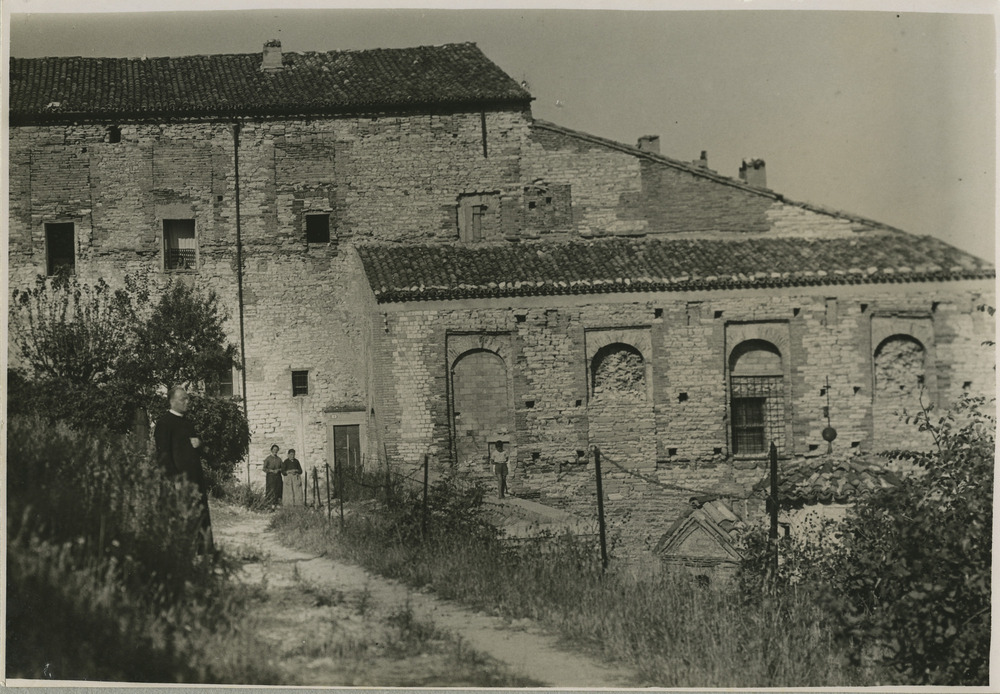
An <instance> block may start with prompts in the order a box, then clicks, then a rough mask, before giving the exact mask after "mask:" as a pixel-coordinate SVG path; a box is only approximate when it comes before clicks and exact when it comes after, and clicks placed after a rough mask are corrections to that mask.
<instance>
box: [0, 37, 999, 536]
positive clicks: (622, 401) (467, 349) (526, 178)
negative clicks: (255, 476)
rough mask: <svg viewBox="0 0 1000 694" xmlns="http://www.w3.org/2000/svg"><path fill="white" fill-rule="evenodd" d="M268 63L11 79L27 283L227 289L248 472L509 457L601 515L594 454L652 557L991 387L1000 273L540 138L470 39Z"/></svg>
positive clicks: (680, 172) (733, 181)
mask: <svg viewBox="0 0 1000 694" xmlns="http://www.w3.org/2000/svg"><path fill="white" fill-rule="evenodd" d="M270 43H271V44H273V43H274V42H270ZM267 52H268V58H267V61H266V65H265V64H264V62H265V61H264V58H263V55H262V54H258V55H256V56H255V55H246V56H192V57H188V58H163V59H152V60H140V59H103V60H100V59H83V58H73V59H69V58H42V59H32V60H16V59H15V60H12V62H11V128H10V141H9V145H10V149H9V152H10V191H11V192H10V200H9V203H10V227H9V229H10V256H9V260H10V264H9V267H10V289H11V290H13V289H15V288H17V287H21V286H25V285H27V284H29V283H30V282H32V281H33V278H34V276H35V275H36V274H43V275H44V274H46V273H47V272H48V271H49V270H50V269H51V266H52V263H53V261H54V260H59V261H60V262H69V263H70V264H71V266H72V270H73V271H74V272H75V273H76V275H77V276H78V277H80V278H82V279H85V280H93V279H96V278H98V277H104V278H105V279H107V280H108V281H109V282H111V283H112V284H115V283H121V282H122V281H123V277H124V276H125V274H126V273H130V272H146V273H149V274H150V275H151V276H152V277H153V278H154V280H155V281H156V282H157V283H158V284H159V285H161V286H162V285H164V284H165V283H167V282H169V281H185V282H191V283H194V284H196V285H198V286H202V287H205V288H211V289H214V290H215V291H216V292H217V293H218V294H219V296H220V297H221V299H222V302H223V304H224V305H225V306H226V307H227V309H228V312H229V322H228V325H229V330H230V335H231V336H232V339H233V341H234V342H237V341H238V340H239V319H240V317H241V316H242V319H243V321H244V325H245V341H244V342H243V343H242V344H241V345H240V347H241V352H242V355H243V357H244V359H245V363H246V373H245V376H246V392H245V393H240V392H239V390H240V389H239V384H240V381H241V379H240V378H236V379H234V382H235V384H236V386H237V388H236V392H237V394H238V395H242V396H244V397H245V398H246V400H247V406H248V411H249V415H250V420H251V426H252V432H253V444H252V448H251V454H250V457H251V460H252V462H255V463H259V462H260V461H262V460H263V458H264V457H265V456H266V454H267V450H268V448H269V447H270V445H271V444H272V443H278V444H279V446H281V447H282V449H285V448H288V447H293V448H295V449H296V450H297V451H298V454H299V458H300V459H301V460H302V461H303V462H304V464H305V466H306V467H307V469H308V468H310V467H312V466H316V465H322V464H323V463H325V462H331V463H332V462H334V461H333V459H334V457H335V455H337V454H336V453H335V451H337V450H342V448H338V446H340V444H339V443H338V441H341V439H339V438H338V437H339V436H341V435H342V433H343V432H344V431H346V430H347V429H351V428H355V427H356V431H357V432H358V435H359V436H358V440H359V441H360V446H361V460H362V462H363V463H364V464H365V465H366V466H368V467H370V468H371V469H379V468H380V467H381V466H384V465H386V464H387V463H388V464H389V465H391V466H394V467H395V468H397V469H401V470H405V469H407V468H408V467H410V466H417V465H419V464H420V462H421V461H422V459H423V456H424V455H429V456H430V457H431V459H432V460H433V465H434V466H435V469H436V470H437V471H446V470H452V469H458V470H462V471H465V472H466V473H468V474H473V475H477V476H481V477H483V478H484V479H486V478H487V477H488V475H489V470H488V467H487V465H486V453H487V450H488V446H489V443H490V442H489V439H490V438H491V437H493V438H495V437H496V436H498V435H500V436H503V437H505V438H506V440H508V441H509V443H510V446H511V459H512V468H513V470H512V473H511V477H510V485H511V489H512V491H513V493H515V494H521V495H527V496H533V497H537V498H539V499H540V500H542V501H543V503H550V504H552V505H556V506H560V507H562V508H565V509H567V510H571V511H574V512H576V513H578V514H580V515H581V516H583V517H587V518H589V517H592V516H593V514H594V507H595V498H594V496H595V491H594V486H593V474H594V473H593V450H594V447H595V446H596V447H598V448H600V450H601V451H602V452H603V453H604V459H605V461H606V462H605V466H604V470H605V478H606V479H605V483H604V490H605V494H606V496H607V499H606V507H607V514H608V517H609V519H610V523H611V527H612V530H613V534H614V536H615V537H616V538H618V540H617V541H618V542H619V543H620V549H621V551H622V552H624V553H635V552H641V551H642V550H643V549H645V548H649V547H652V546H653V545H654V544H655V543H656V540H657V539H658V537H659V536H660V535H661V534H662V533H663V531H664V530H665V529H666V528H667V527H668V526H669V525H670V523H671V522H672V521H673V520H675V519H676V518H677V517H678V516H679V515H681V514H682V513H684V512H685V509H686V508H687V500H688V498H689V497H690V496H692V495H695V494H705V493H707V494H712V493H716V494H719V495H722V496H725V497H726V498H728V499H730V500H735V502H734V503H735V505H737V506H738V505H739V503H738V502H739V500H740V499H745V498H746V496H747V495H749V489H750V487H751V486H752V485H753V483H754V482H756V481H758V480H759V479H760V477H761V475H762V474H763V464H764V457H763V449H764V447H765V445H766V444H767V443H769V442H770V441H771V440H774V441H775V442H776V444H777V445H778V446H779V449H780V451H781V454H782V456H783V457H785V458H809V457H813V456H815V457H819V456H822V455H823V454H824V453H825V452H826V442H825V441H824V440H823V438H822V431H823V429H824V428H825V427H826V426H827V424H828V422H829V423H830V424H832V425H833V426H834V427H835V428H836V429H837V432H838V437H837V439H836V442H835V443H834V446H835V448H836V449H837V450H840V451H842V450H851V449H856V450H859V451H861V450H876V449H882V448H892V447H896V446H900V445H903V444H908V443H910V442H911V441H912V440H913V435H912V430H911V429H910V428H909V427H908V426H907V425H906V424H905V422H904V421H903V420H902V419H901V417H900V416H899V414H898V413H899V412H900V411H902V410H904V409H907V410H910V411H912V410H913V408H915V407H919V406H920V404H921V398H923V401H924V402H927V403H934V404H938V405H944V404H946V403H948V402H949V401H951V400H953V399H954V398H956V397H957V396H958V395H959V394H961V393H963V392H969V393H974V394H975V393H979V394H984V395H989V396H992V394H993V392H994V370H993V364H994V360H993V350H992V348H991V347H989V346H986V345H984V341H985V340H988V339H989V338H990V336H991V335H992V334H993V323H992V318H991V317H990V316H989V315H988V314H987V313H986V312H984V311H981V310H978V307H980V306H982V305H994V304H995V301H994V296H993V277H994V270H993V268H992V266H991V265H989V264H988V263H986V262H985V261H982V260H980V259H978V258H973V257H971V256H969V255H967V254H964V253H962V252H961V251H958V250H957V249H954V248H952V247H950V246H948V245H947V244H944V243H942V242H940V241H936V240H934V239H930V238H921V237H914V236H912V235H909V234H906V233H904V232H902V231H900V230H897V229H892V228H890V227H887V226H885V225H882V224H879V223H877V222H874V221H871V220H866V219H861V218H858V217H855V216H852V215H848V214H844V213H839V212H833V211H829V210H825V209H822V208H817V207H814V206H811V205H806V204H801V203H795V202H791V201H788V200H786V199H784V198H783V197H782V196H781V195H780V194H778V193H776V192H774V191H771V190H769V189H766V188H762V187H757V186H754V185H749V184H748V183H747V181H745V180H740V179H737V178H731V177H727V176H724V175H720V174H718V173H716V172H714V171H712V170H710V169H708V168H707V164H706V163H704V162H701V163H698V162H696V163H694V164H691V163H688V162H684V161H679V160H676V159H672V158H669V157H666V156H662V155H660V154H659V153H658V152H655V151H649V148H648V147H646V148H640V147H633V146H629V145H625V144H622V143H617V142H612V141H609V140H606V139H603V138H600V137H596V136H594V135H590V134H587V133H581V132H577V131H573V130H570V129H567V128H564V127H561V126H559V125H556V124H553V123H547V122H542V121H536V120H534V119H533V118H532V116H531V111H530V99H531V97H530V95H529V94H527V92H525V91H524V90H523V89H522V88H521V87H519V86H518V85H517V84H516V83H515V82H514V81H513V80H512V79H511V78H510V77H509V76H507V75H505V74H504V73H503V72H502V71H501V70H500V69H499V68H498V67H497V66H495V65H494V64H493V63H491V62H490V61H489V60H488V58H486V56H484V55H483V54H482V53H481V52H480V51H479V50H478V49H477V48H476V47H475V46H473V45H471V44H453V45H447V46H439V47H421V48H414V49H392V50H389V49H382V50H375V51H354V52H350V51H345V52H330V53H290V52H285V53H281V48H280V44H279V45H277V46H275V45H269V46H268V48H267ZM54 75H65V76H66V78H65V79H57V78H56V77H54ZM122 80H124V81H125V82H126V83H127V86H129V87H130V88H128V89H119V88H117V87H115V88H112V87H113V86H115V85H120V84H122ZM129 80H132V82H129ZM181 83H184V84H187V85H189V86H188V88H186V89H182V90H180V91H177V90H178V87H177V85H178V84H181ZM761 165H763V164H762V162H761ZM237 218H238V219H239V224H240V229H239V231H240V239H241V248H240V251H241V253H242V257H243V268H242V269H243V273H242V277H243V287H242V290H243V292H242V294H243V301H242V303H241V302H240V301H239V299H238V296H239V291H238V273H237V269H238V268H237V265H236V264H237V261H236V257H237V242H236V238H237V228H236V226H237ZM67 230H69V231H68V233H70V234H71V239H69V241H70V243H71V247H72V249H73V254H72V257H71V258H68V259H67V258H62V257H60V258H58V259H57V258H54V254H55V253H56V249H57V248H58V247H59V246H58V243H57V242H58V241H59V237H58V235H59V234H64V233H67ZM189 230H190V231H189ZM172 253H173V254H175V255H176V254H180V255H181V256H183V257H185V258H190V262H185V264H184V265H183V266H178V265H176V264H175V263H174V260H173V259H174V258H175V255H171V254H172ZM185 254H187V255H185ZM12 357H13V355H12ZM296 379H297V380H296ZM293 382H294V383H293Z"/></svg>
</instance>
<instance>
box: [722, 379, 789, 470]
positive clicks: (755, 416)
mask: <svg viewBox="0 0 1000 694" xmlns="http://www.w3.org/2000/svg"><path fill="white" fill-rule="evenodd" d="M781 386H782V383H781V377H780V376H733V377H731V380H730V388H731V393H732V419H733V454H734V455H758V454H761V453H767V451H768V449H769V448H770V445H771V441H774V445H775V446H777V447H778V449H779V450H780V449H781V447H782V443H783V439H784V433H785V408H784V393H783V390H782V387H781Z"/></svg>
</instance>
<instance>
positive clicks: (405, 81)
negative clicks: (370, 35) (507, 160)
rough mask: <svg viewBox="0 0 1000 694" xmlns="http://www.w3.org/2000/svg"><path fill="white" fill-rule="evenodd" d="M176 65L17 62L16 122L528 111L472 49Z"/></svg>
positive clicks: (235, 58) (525, 97) (13, 74)
mask: <svg viewBox="0 0 1000 694" xmlns="http://www.w3.org/2000/svg"><path fill="white" fill-rule="evenodd" d="M261 57H262V54H261V53H251V54H245V55H199V56H185V57H176V58H148V59H147V58H12V59H11V61H10V116H11V123H12V124H14V125H17V124H19V123H24V122H38V121H48V120H68V119H73V118H74V117H79V118H80V119H83V118H86V117H104V118H107V117H119V118H122V119H125V118H129V117H136V118H141V117H148V116H153V115H163V114H169V115H181V116H185V115H190V116H205V115H209V116H223V115H234V114H264V115H268V114H284V113H297V114H302V113H316V114H325V113H343V112H355V111H366V110H370V109H383V108H417V107H435V106H438V107H443V106H463V105H486V104H501V103H502V104H523V105H526V104H527V103H528V102H529V101H530V100H531V95H530V94H528V92H527V91H525V90H524V89H523V88H522V87H521V86H520V85H519V84H518V83H517V82H515V81H514V80H513V79H512V78H511V77H509V76H508V75H507V74H506V73H504V71H503V70H501V69H500V68H499V67H498V66H497V65H495V64H494V63H493V62H491V61H490V60H489V59H488V58H487V57H486V56H485V55H484V54H483V52H482V51H480V50H479V48H477V47H476V45H475V44H473V43H458V44H447V45H444V46H421V47H417V48H380V49H375V50H363V51H333V52H329V53H285V54H284V55H283V56H282V61H283V69H281V70H276V71H262V70H261V69H260V66H261Z"/></svg>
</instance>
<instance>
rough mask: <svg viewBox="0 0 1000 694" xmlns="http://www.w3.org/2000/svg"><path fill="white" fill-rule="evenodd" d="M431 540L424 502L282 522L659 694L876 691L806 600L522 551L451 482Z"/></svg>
mask: <svg viewBox="0 0 1000 694" xmlns="http://www.w3.org/2000/svg"><path fill="white" fill-rule="evenodd" d="M431 498H432V500H433V501H434V503H432V506H431V508H432V512H431V513H430V515H429V518H428V522H427V532H426V534H424V533H423V532H422V531H421V528H422V508H421V505H420V501H419V499H418V498H416V497H405V498H403V499H402V500H401V501H400V503H399V504H398V505H397V506H395V507H393V508H391V509H388V508H374V507H370V506H369V507H368V508H370V509H371V511H370V512H367V513H365V512H361V511H360V510H357V509H356V512H355V513H352V514H350V515H349V516H348V518H347V519H346V522H345V527H344V530H343V531H342V532H338V531H337V530H336V528H337V524H336V523H335V524H334V525H333V526H332V528H331V527H329V526H327V525H326V524H325V523H324V520H323V519H322V518H321V517H319V516H317V515H314V514H309V513H301V512H300V513H289V512H282V513H280V514H278V516H277V517H276V518H275V526H276V528H277V529H278V531H279V532H280V533H282V534H283V535H284V536H285V537H287V538H289V539H295V540H297V541H298V542H300V543H312V544H313V546H314V547H316V548H319V547H320V546H322V548H323V549H325V550H327V551H331V552H335V553H339V554H340V555H341V556H344V557H345V558H348V559H351V560H354V561H356V562H358V563H360V564H361V565H363V566H365V567H367V568H369V569H371V570H374V571H376V572H378V573H381V574H383V575H386V576H390V577H393V578H397V579H401V580H403V581H405V582H407V583H409V584H411V585H415V586H428V587H430V588H432V589H433V590H434V591H435V592H436V593H437V594H439V595H441V596H443V597H446V598H452V599H456V600H459V601H462V602H464V603H466V604H468V605H471V606H474V607H477V608H480V609H485V610H487V611H491V612H493V613H495V614H498V615H501V616H504V617H509V618H522V617H529V618H532V619H537V620H540V621H541V622H543V623H544V624H546V625H548V626H549V627H551V628H553V629H554V630H556V631H557V632H558V633H559V634H560V635H562V636H563V637H564V638H566V639H567V640H569V641H571V642H573V643H574V644H576V645H577V646H579V647H583V648H585V649H588V650H590V651H591V652H593V653H595V654H597V655H599V656H601V657H604V658H606V659H608V660H611V661H616V662H621V663H626V664H628V665H629V666H631V667H632V668H633V669H634V670H635V671H636V672H637V673H638V681H637V682H636V684H639V685H646V686H661V687H673V686H679V687H691V686H715V687H733V686H743V687H778V686H780V687H800V686H823V685H826V686H861V685H871V684H875V683H876V680H877V678H878V677H880V676H881V673H874V672H872V671H869V670H865V669H861V668H858V667H852V666H851V665H850V664H849V658H847V656H846V654H845V653H843V652H842V650H841V647H840V646H839V645H838V644H837V643H835V642H834V640H833V639H832V638H831V636H830V633H829V631H828V630H827V629H826V628H825V624H824V617H823V613H822V611H821V610H820V609H819V608H818V607H817V606H816V605H814V604H812V603H811V602H809V601H808V599H806V598H802V597H798V596H794V595H793V596H790V597H788V598H787V599H785V600H783V601H781V602H777V601H767V600H754V601H745V600H743V599H741V596H740V595H739V593H738V592H736V591H733V590H726V589H721V588H706V587H703V586H700V585H697V584H696V583H695V582H693V581H690V580H686V579H685V577H683V576H676V575H668V574H665V573H662V572H655V573H654V572H649V573H645V574H640V573H636V572H632V571H629V570H628V569H626V568H618V569H615V568H612V570H610V571H608V572H605V571H603V570H602V568H601V564H600V559H599V555H598V553H597V551H596V548H595V547H593V546H591V543H589V542H586V541H583V540H580V539H577V538H573V537H570V536H562V537H553V538H549V539H548V541H545V542H535V543H530V544H527V545H523V546H519V547H516V546H512V545H510V544H509V543H507V542H505V541H504V540H503V539H502V538H501V537H500V536H499V534H498V532H497V531H496V530H494V529H493V528H492V526H490V525H489V524H488V523H486V522H485V521H484V520H483V517H482V515H481V513H480V502H481V499H482V491H481V490H478V489H477V488H475V487H468V486H463V485H461V484H458V483H455V482H453V481H452V482H449V481H445V482H442V483H440V484H438V485H436V486H435V487H434V488H433V489H432V490H431Z"/></svg>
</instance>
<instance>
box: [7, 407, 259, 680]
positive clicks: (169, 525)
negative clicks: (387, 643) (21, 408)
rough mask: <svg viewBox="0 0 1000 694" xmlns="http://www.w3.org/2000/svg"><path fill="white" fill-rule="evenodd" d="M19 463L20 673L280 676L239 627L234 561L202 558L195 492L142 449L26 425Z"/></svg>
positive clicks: (39, 423) (14, 574)
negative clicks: (166, 476)
mask: <svg viewBox="0 0 1000 694" xmlns="http://www.w3.org/2000/svg"><path fill="white" fill-rule="evenodd" d="M7 460H8V461H9V462H10V465H8V474H7V483H8V487H7V529H8V537H9V538H10V542H9V544H8V548H7V549H8V551H7V560H8V564H7V573H6V578H7V605H8V614H7V630H6V636H7V648H8V650H7V667H8V674H9V675H13V676H17V677H30V678H40V677H47V678H53V677H55V678H62V679H110V680H117V679H124V680H130V681H164V682H173V681H208V682H227V681H228V682H241V681H246V682H254V683H258V682H259V683H271V682H273V681H274V679H275V675H274V670H273V668H272V667H271V666H270V665H268V663H267V660H266V659H261V658H259V657H258V656H257V655H256V653H257V652H259V651H260V650H261V648H260V646H259V645H257V644H253V643H252V636H251V634H252V630H251V631H250V632H244V633H241V632H240V630H241V626H240V621H241V619H242V617H241V605H240V602H239V599H238V598H234V597H233V595H234V591H233V588H232V583H231V581H230V577H231V575H232V573H233V571H234V570H235V568H236V563H235V561H234V560H233V559H231V558H229V557H228V556H225V555H220V556H197V555H196V548H197V539H198V538H197V534H198V530H199V526H200V513H201V509H200V504H199V498H200V495H199V493H198V490H197V488H196V487H195V485H193V484H190V483H188V482H182V481H175V480H171V479H167V478H165V477H164V475H163V472H162V471H161V470H160V469H159V468H158V467H157V466H156V465H155V463H153V462H152V461H150V460H149V458H148V455H147V454H146V449H145V445H144V442H138V443H137V442H134V441H132V440H131V439H130V437H127V436H126V437H122V436H117V435H113V434H109V433H107V432H103V433H101V432H82V431H77V430H73V429H71V428H69V427H68V426H66V425H63V424H59V425H51V424H49V423H48V422H47V421H45V420H42V419H38V418H24V417H14V418H12V419H11V420H10V422H9V428H8V432H7ZM209 644H214V646H213V649H214V650H212V651H206V650H205V649H206V648H207V647H208V645H209Z"/></svg>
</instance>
